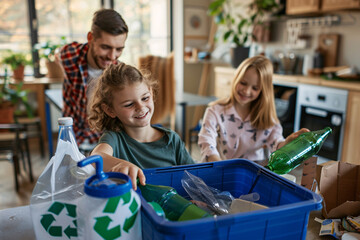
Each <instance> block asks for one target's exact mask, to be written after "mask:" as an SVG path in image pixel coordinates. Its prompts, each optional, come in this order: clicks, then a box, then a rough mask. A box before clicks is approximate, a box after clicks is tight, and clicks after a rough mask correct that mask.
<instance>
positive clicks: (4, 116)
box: [0, 102, 15, 123]
mask: <svg viewBox="0 0 360 240" xmlns="http://www.w3.org/2000/svg"><path fill="white" fill-rule="evenodd" d="M14 112H15V106H14V105H13V104H12V103H11V102H3V103H1V104H0V116H1V117H0V123H13V122H14Z"/></svg>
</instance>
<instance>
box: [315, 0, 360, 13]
mask: <svg viewBox="0 0 360 240" xmlns="http://www.w3.org/2000/svg"><path fill="white" fill-rule="evenodd" d="M344 9H360V0H322V5H321V10H323V11H335V10H344Z"/></svg>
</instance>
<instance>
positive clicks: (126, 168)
mask: <svg viewBox="0 0 360 240" xmlns="http://www.w3.org/2000/svg"><path fill="white" fill-rule="evenodd" d="M110 171H111V172H121V173H124V174H126V175H128V176H129V177H130V179H131V182H132V186H133V189H134V190H136V189H137V185H136V179H137V178H139V183H140V184H141V185H145V175H144V173H143V171H142V170H141V169H140V168H139V167H138V166H136V165H135V164H132V163H130V162H128V161H125V160H121V161H120V162H119V163H118V164H116V165H115V166H114V167H112V168H111V169H110Z"/></svg>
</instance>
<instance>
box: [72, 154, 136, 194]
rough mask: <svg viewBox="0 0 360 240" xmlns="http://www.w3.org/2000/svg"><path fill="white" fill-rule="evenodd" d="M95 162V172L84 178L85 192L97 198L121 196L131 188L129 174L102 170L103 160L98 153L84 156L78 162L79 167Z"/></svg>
mask: <svg viewBox="0 0 360 240" xmlns="http://www.w3.org/2000/svg"><path fill="white" fill-rule="evenodd" d="M91 163H95V165H96V174H95V175H94V176H91V177H90V178H88V179H86V181H85V188H84V189H85V193H86V194H87V195H90V196H92V197H97V198H111V197H116V196H121V195H123V194H125V193H127V192H129V191H130V190H131V186H132V184H131V179H130V178H129V176H127V175H125V174H123V173H119V172H106V173H104V172H103V161H102V157H101V156H99V155H94V156H90V157H87V158H85V159H84V160H82V161H80V162H78V164H77V165H78V166H79V167H84V166H86V165H88V164H91Z"/></svg>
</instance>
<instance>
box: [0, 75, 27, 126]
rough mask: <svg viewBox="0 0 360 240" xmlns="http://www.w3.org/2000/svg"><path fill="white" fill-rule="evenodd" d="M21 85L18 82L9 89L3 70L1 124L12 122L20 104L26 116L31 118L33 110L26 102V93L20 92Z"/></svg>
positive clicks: (0, 106)
mask: <svg viewBox="0 0 360 240" xmlns="http://www.w3.org/2000/svg"><path fill="white" fill-rule="evenodd" d="M22 85H23V82H20V83H19V84H14V85H13V87H10V84H9V79H8V76H7V68H5V76H4V83H3V84H2V86H0V87H1V89H0V116H1V118H0V119H1V122H2V123H12V122H14V113H15V109H16V107H17V106H19V105H21V104H22V105H23V106H24V107H25V110H26V113H27V115H28V116H29V117H33V110H32V108H31V106H30V104H29V101H28V91H26V90H22V89H21V88H22Z"/></svg>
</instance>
